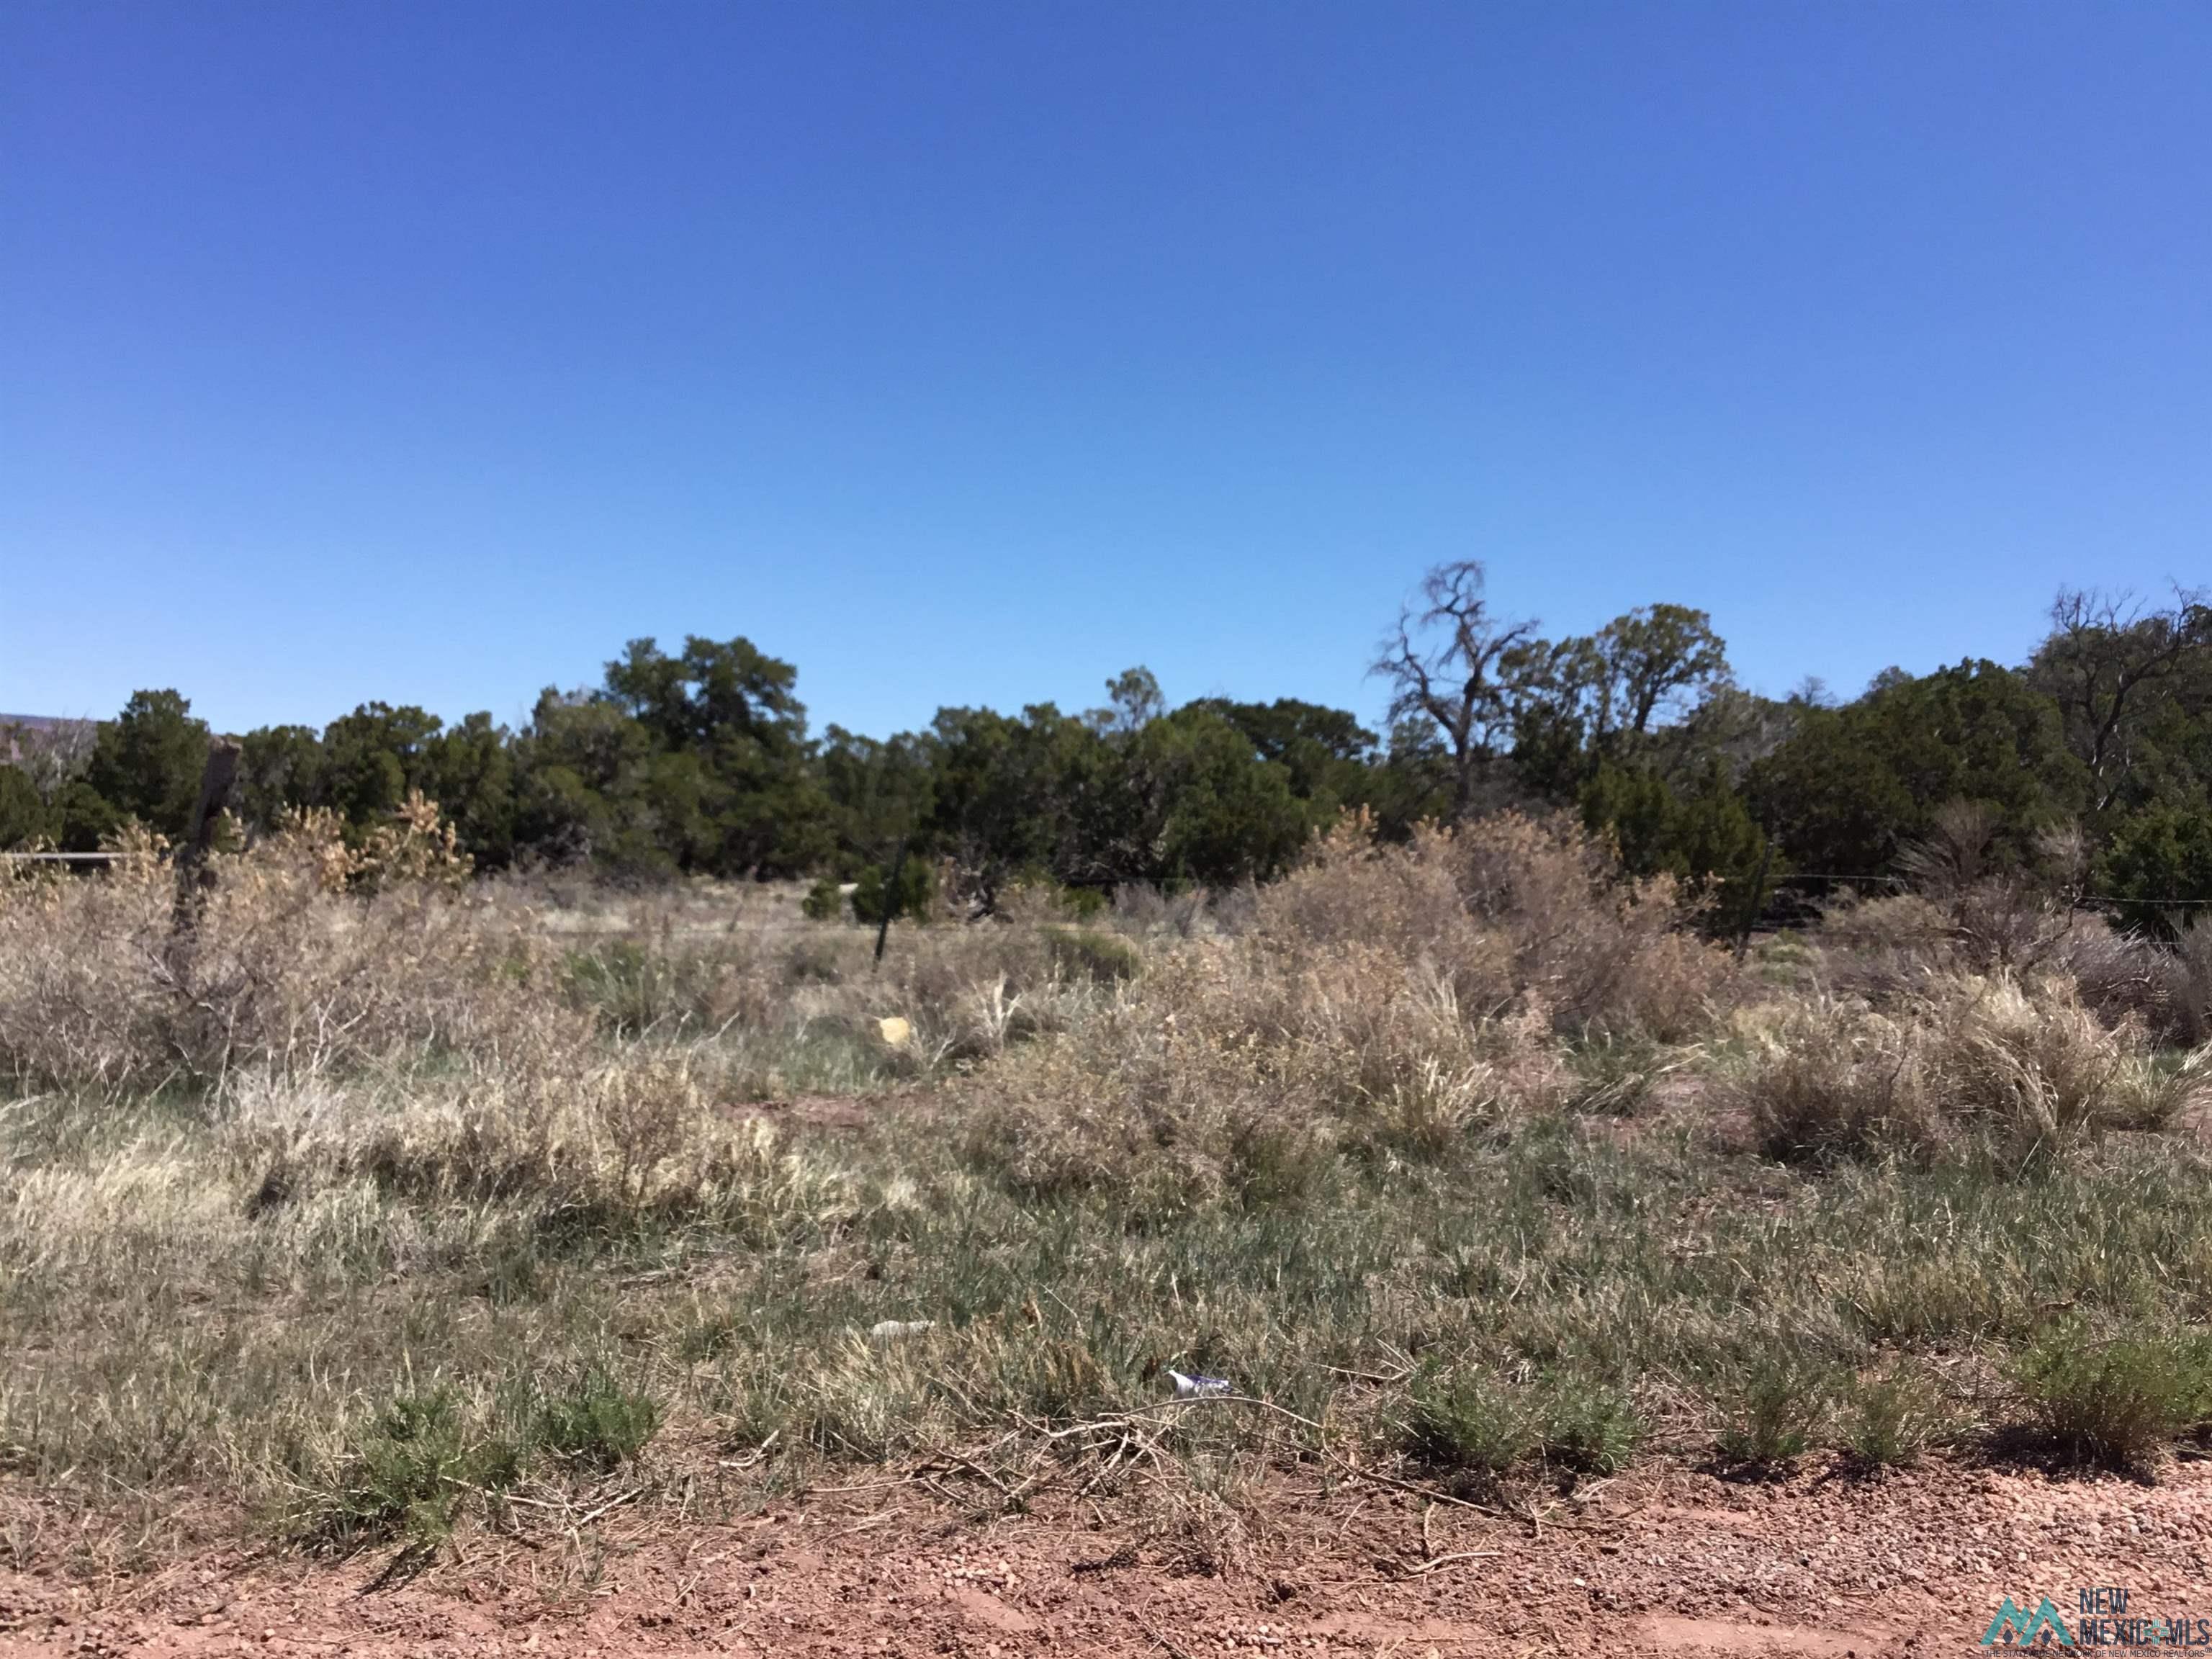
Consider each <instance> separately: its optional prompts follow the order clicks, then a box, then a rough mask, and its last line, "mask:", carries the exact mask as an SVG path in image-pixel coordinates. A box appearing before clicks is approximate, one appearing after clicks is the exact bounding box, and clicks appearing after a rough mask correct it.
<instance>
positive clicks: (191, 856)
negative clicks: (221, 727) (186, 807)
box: [171, 738, 241, 938]
mask: <svg viewBox="0 0 2212 1659" xmlns="http://www.w3.org/2000/svg"><path fill="white" fill-rule="evenodd" d="M240 753H241V750H240V748H239V744H238V739H237V738H216V740H215V741H214V742H213V743H212V744H210V745H209V747H208V757H207V766H206V768H205V769H204V770H203V771H202V772H201V773H200V793H199V799H197V801H196V802H194V803H193V805H192V817H191V823H190V825H189V826H187V828H186V829H185V839H184V843H183V844H182V845H181V846H179V848H177V857H176V865H177V908H176V911H175V915H174V920H173V924H172V929H171V931H172V932H173V933H176V934H177V935H178V936H179V938H182V937H183V936H185V935H186V934H188V933H191V931H192V927H193V925H194V924H195V923H197V921H199V916H200V906H201V904H202V902H204V900H205V898H206V896H207V890H208V886H209V884H210V879H211V878H210V874H209V871H208V867H207V863H208V854H210V853H211V852H213V851H214V850H215V832H216V826H217V825H219V824H220V823H222V811H223V808H224V807H226V806H228V805H229V804H230V792H231V788H232V787H233V786H234V785H235V784H236V783H237V781H238V763H239V757H240Z"/></svg>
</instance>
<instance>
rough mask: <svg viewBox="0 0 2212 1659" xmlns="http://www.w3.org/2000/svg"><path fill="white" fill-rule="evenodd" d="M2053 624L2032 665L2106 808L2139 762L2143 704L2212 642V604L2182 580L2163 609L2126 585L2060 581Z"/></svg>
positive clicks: (2099, 808) (2101, 806) (2099, 803)
mask: <svg viewBox="0 0 2212 1659" xmlns="http://www.w3.org/2000/svg"><path fill="white" fill-rule="evenodd" d="M2208 647H2212V605H2208V604H2207V602H2206V599H2205V595H2204V594H2203V592H2191V591H2189V590H2187V589H2184V588H2179V587H2177V588H2176V589H2175V590H2174V594H2173V604H2172V606H2171V608H2168V609H2164V610H2158V611H2153V610H2149V609H2148V608H2146V607H2145V606H2144V605H2142V603H2141V602H2139V601H2138V600H2136V598H2135V597H2134V596H2133V595H2132V594H2129V593H2100V592H2098V591H2096V590H2095V589H2094V588H2087V589H2083V588H2071V587H2068V588H2061V589H2060V590H2059V592H2058V597H2057V599H2055V600H2054V601H2052V603H2051V637H2050V638H2049V639H2047V640H2045V641H2044V643H2043V647H2042V648H2041V649H2040V650H2039V651H2038V652H2037V653H2036V655H2035V660H2034V662H2033V665H2031V670H2030V671H2031V672H2032V674H2033V677H2034V678H2035V679H2036V681H2037V682H2038V683H2039V684H2040V685H2041V686H2042V687H2043V689H2044V690H2046V691H2048V692H2050V693H2051V696H2054V697H2056V698H2057V701H2058V706H2059V708H2060V709H2061V710H2062V711H2063V714H2064V715H2065V718H2066V738H2067V742H2068V744H2069V746H2070V747H2071V748H2072V749H2073V750H2074V752H2075V755H2077V756H2078V757H2080V758H2081V761H2082V763H2084V764H2085V765H2087V767H2088V769H2089V773H2090V775H2091V776H2092V777H2093V779H2094V780H2095V781H2096V791H2097V799H2096V810H2097V811H2100V812H2101V811H2105V810H2106V808H2108V807H2109V806H2111V805H2112V803H2113V802H2114V801H2115V800H2116V799H2118V796H2119V793H2120V791H2121V789H2122V788H2123V787H2124V786H2125V785H2126V783H2127V781H2128V777H2129V775H2130V772H2132V770H2133V769H2134V766H2135V761H2136V742H2135V739H2136V737H2137V734H2138V733H2139V732H2140V729H2141V725H2142V716H2143V714H2145V712H2146V705H2148V703H2149V702H2151V701H2152V700H2153V699H2154V697H2155V696H2156V695H2157V693H2158V690H2159V689H2160V687H2161V686H2162V685H2163V684H2164V683H2166V682H2167V681H2169V680H2172V679H2173V678H2175V677H2177V676H2178V675H2179V674H2180V672H2181V671H2182V670H2183V668H2184V667H2185V665H2187V663H2188V661H2189V659H2190V657H2191V653H2193V652H2197V651H2202V650H2205V649H2207V648H2208Z"/></svg>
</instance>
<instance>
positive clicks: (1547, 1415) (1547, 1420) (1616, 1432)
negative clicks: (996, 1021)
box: [1538, 1373, 1644, 1474]
mask: <svg viewBox="0 0 2212 1659" xmlns="http://www.w3.org/2000/svg"><path fill="white" fill-rule="evenodd" d="M1538 1413H1539V1414H1538V1425H1539V1426H1538V1438H1539V1449H1541V1452H1542V1453H1543V1455H1544V1457H1545V1459H1546V1460H1547V1462H1555V1463H1559V1464H1561V1465H1563V1466H1564V1467H1565V1468H1570V1469H1572V1470H1574V1471H1575V1472H1576V1473H1577V1474H1615V1473H1617V1472H1619V1471H1620V1469H1622V1468H1626V1467H1627V1464H1628V1460H1629V1457H1630V1456H1631V1455H1632V1454H1633V1453H1634V1451H1635V1449H1636V1447H1637V1444H1638V1442H1640V1441H1641V1440H1642V1439H1643V1437H1644V1425H1643V1422H1642V1420H1641V1419H1639V1418H1638V1416H1637V1413H1636V1409H1635V1407H1633V1406H1632V1405H1631V1404H1630V1403H1629V1401H1628V1400H1627V1398H1626V1396H1625V1395H1622V1394H1621V1393H1620V1391H1619V1390H1618V1389H1613V1388H1610V1387H1608V1386H1607V1385H1606V1384H1605V1383H1599V1382H1595V1381H1592V1380H1590V1379H1588V1378H1585V1377H1578V1376H1573V1375H1571V1374H1564V1373H1563V1374H1559V1375H1555V1376H1547V1377H1546V1378H1545V1379H1544V1380H1543V1383H1541V1386H1540V1388H1539V1389H1538Z"/></svg>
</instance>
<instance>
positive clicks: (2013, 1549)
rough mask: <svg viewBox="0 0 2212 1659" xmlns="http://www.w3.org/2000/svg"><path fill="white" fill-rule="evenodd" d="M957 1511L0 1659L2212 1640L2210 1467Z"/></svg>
mask: <svg viewBox="0 0 2212 1659" xmlns="http://www.w3.org/2000/svg"><path fill="white" fill-rule="evenodd" d="M947 1496H948V1494H947V1492H945V1489H943V1488H939V1489H938V1490H936V1491H933V1490H931V1489H929V1488H928V1487H927V1486H925V1485H923V1484H920V1483H914V1482H898V1483H888V1484H885V1485H884V1486H880V1487H878V1488H874V1489H872V1490H863V1491H859V1492H846V1493H842V1494H835V1495H830V1496H820V1495H817V1496H812V1497H810V1498H808V1499H807V1500H806V1501H805V1504H803V1505H800V1506H796V1507H793V1506H789V1505H785V1506H779V1507H776V1508H775V1509H772V1510H769V1511H766V1512H763V1513H761V1514H757V1515H754V1516H749V1517H747V1518H745V1519H744V1520H742V1521H737V1522H730V1523H727V1524H713V1525H698V1524H692V1523H687V1522H681V1521H679V1520H678V1518H677V1517H676V1516H674V1515H672V1514H671V1511H670V1510H668V1509H667V1508H665V1507H659V1508H656V1509H653V1510H645V1509H642V1508H635V1509H631V1510H618V1511H617V1512H615V1513H614V1514H612V1515H611V1516H606V1517H603V1518H602V1519H601V1520H600V1521H599V1522H597V1523H595V1525H594V1527H593V1528H592V1529H591V1530H590V1531H588V1532H580V1533H578V1534H574V1535H552V1534H548V1535H545V1536H542V1537H535V1538H527V1539H522V1538H517V1539H509V1538H506V1537H504V1536H488V1535H484V1534H478V1535H477V1536H476V1537H475V1538H474V1539H473V1540H471V1541H468V1542H466V1543H465V1544H464V1545H463V1547H461V1548H460V1549H459V1552H458V1553H454V1554H452V1555H448V1556H447V1557H444V1558H441V1559H440V1560H439V1561H437V1562H436V1563H435V1565H432V1566H430V1567H429V1568H428V1569H427V1570H426V1571H422V1572H421V1573H419V1574H417V1575H416V1576H415V1577H412V1578H410V1579H408V1580H406V1581H405V1582H404V1583H398V1584H381V1585H380V1584H379V1583H378V1580H379V1579H380V1575H381V1574H382V1572H383V1570H384V1568H385V1567H386V1560H385V1559H382V1558H378V1559H368V1558H360V1557H357V1558H355V1559H351V1560H349V1561H346V1562H343V1563H340V1564H317V1563H313V1562H309V1561H306V1560H304V1559H300V1558H298V1557H296V1556H288V1555H282V1554H264V1555H261V1556H259V1557H249V1556H246V1555H243V1554H241V1553H235V1552H234V1553H223V1554H211V1555H209V1556H206V1557H204V1558H202V1559H192V1560H185V1561H179V1562H176V1563H173V1564H172V1565H170V1566H168V1567H167V1568H166V1569H164V1570H162V1571H160V1572H157V1573H155V1574H153V1575H151V1576H149V1577H145V1578H143V1579H139V1580H129V1579H125V1580H119V1581H115V1582H112V1583H108V1584H106V1585H104V1586H88V1585H86V1584H82V1583H78V1584H75V1585H71V1584H66V1583H60V1582H58V1581H55V1580H52V1579H48V1578H42V1577H36V1576H28V1577H27V1576H24V1575H21V1574H16V1575H9V1576H6V1577H0V1624H4V1626H5V1631H4V1633H0V1654H5V1655H25V1656H29V1655H61V1654H125V1653H128V1654H154V1655H194V1656H201V1655H207V1656H212V1655H219V1654H244V1653H253V1654H261V1655H315V1656H341V1655H343V1656H358V1659H385V1656H398V1655H402V1654H405V1655H417V1654H420V1655H437V1654H452V1655H474V1654H494V1653H501V1654H506V1653H530V1654H542V1655H548V1656H622V1655H631V1654H637V1655H668V1656H679V1655H694V1654H698V1655H705V1654H744V1655H776V1656H783V1655H831V1654H863V1655H882V1656H888V1659H906V1656H915V1655H925V1654H927V1655H938V1654H959V1655H987V1656H1004V1659H1015V1656H1029V1655H1042V1654H1085V1655H1088V1654H1098V1655H1139V1654H1145V1655H1152V1656H1159V1655H1167V1656H1176V1655H1181V1656H1185V1659H1214V1656H1228V1655H1237V1656H1247V1659H1249V1656H1257V1655H1261V1654H1265V1653H1282V1654H1285V1655H1293V1654H1295V1655H1312V1656H1323V1655H1352V1654H1358V1655H1384V1654H1391V1655H1401V1656H1405V1659H1419V1656H1425V1655H1428V1654H1431V1653H1433V1654H1436V1655H1439V1656H1454V1655H1493V1654H1499V1655H1510V1656H1516V1659H1529V1656H1534V1655H1539V1654H1551V1653H1581V1652H1593V1651H1595V1652H1604V1653H1608V1654H1617V1655H1624V1656H1644V1655H1696V1654H1725V1655H1745V1654H1759V1653H1773V1654H1806V1655H1820V1656H1858V1659H1874V1656H1900V1655H1906V1654H1911V1655H1916V1656H1918V1655H1929V1654H1943V1653H1960V1654H1965V1653H1972V1652H1978V1651H1981V1650H1983V1644H1982V1638H1983V1636H1984V1634H1985V1633H1986V1632H1988V1631H1989V1630H1990V1625H1991V1621H1992V1620H1994V1619H1996V1618H1997V1617H1998V1616H1999V1614H2000V1612H2001V1610H2002V1607H2003V1606H2004V1604H2005V1602H2006V1601H2007V1600H2008V1598H2009V1599H2010V1601H2012V1603H2013V1604H2014V1606H2015V1607H2017V1608H2019V1609H2021V1625H2023V1626H2024V1625H2025V1624H2026V1623H2027V1622H2029V1621H2030V1620H2032V1619H2033V1616H2034V1615H2035V1613H2037V1611H2038V1610H2039V1607H2040V1605H2041V1602H2042V1600H2043V1598H2045V1597H2046V1596H2047V1597H2049V1598H2050V1600H2051V1611H2052V1612H2053V1613H2056V1614H2057V1616H2058V1618H2059V1619H2060V1620H2062V1621H2063V1623H2064V1625H2065V1626H2067V1631H2068V1634H2069V1637H2075V1636H2076V1635H2077V1634H2078V1637H2079V1638H2081V1639H2080V1640H2079V1641H2078V1642H2077V1645H2081V1646H2087V1645H2090V1644H2091V1642H2092V1641H2093V1640H2094V1639H2096V1638H2102V1642H2101V1643H2100V1644H2110V1643H2111V1641H2112V1638H2113V1637H2115V1636H2118V1637H2121V1638H2126V1637H2130V1636H2141V1635H2142V1634H2144V1633H2145V1629H2146V1627H2145V1626H2144V1625H2142V1624H2140V1623H2138V1624H2136V1625H2135V1626H2127V1625H2125V1624H2124V1623H2118V1624H2115V1623H2107V1624H2105V1625H2103V1626H2098V1627H2096V1628H2093V1629H2084V1628H2082V1627H2081V1626H2082V1621H2083V1619H2084V1614H2083V1613H2082V1611H2081V1608H2082V1607H2083V1605H2084V1603H2083V1599H2082V1598H2083V1595H2084V1593H2085V1592H2087V1591H2092V1590H2096V1589H2104V1590H2105V1591H2106V1592H2107V1593H2106V1595H2105V1597H2104V1599H2103V1601H2102V1602H2101V1603H2095V1602H2093V1603H2092V1605H2093V1606H2099V1607H2101V1609H2102V1610H2103V1611H2104V1613H2105V1614H2106V1616H2107V1617H2108V1618H2111V1619H2116V1620H2138V1621H2142V1620H2148V1628H2149V1629H2150V1630H2151V1631H2153V1632H2155V1634H2157V1635H2158V1636H2159V1637H2160V1638H2162V1639H2161V1640H2160V1645H2161V1646H2168V1645H2172V1642H2171V1639H2170V1638H2172V1637H2174V1636H2176V1635H2179V1636H2181V1637H2183V1638H2192V1637H2193V1638H2195V1640H2194V1641H2193V1642H2192V1644H2195V1645H2203V1646H2206V1647H2208V1648H2212V1577H2208V1571H2207V1556H2208V1552H2212V1463H2204V1462H2187V1463H2183V1464H2180V1465H2178V1466H2176V1467H2174V1468H2171V1469H2169V1470H2168V1471H2167V1473H2166V1475H2165V1477H2164V1478H2163V1479H2162V1480H2161V1481H2160V1484H2159V1485H2157V1486H2146V1485H2142V1484H2138V1483H2135V1482H2131V1481H2129V1480H2124V1479H2121V1478H2118V1477H2113V1476H2100V1477H2094V1478H2074V1479H2063V1480H2058V1479H2051V1478H2048V1477H2045V1475H2043V1474H2038V1473H2034V1472H2023V1471H2018V1470H2012V1469H1999V1470H1992V1469H1984V1468H1962V1467H1956V1466H1934V1467H1930V1468H1925V1469H1923V1470H1919V1471H1917V1472H1911V1473H1905V1474H1889V1475H1887V1476H1885V1477H1882V1478H1880V1479H1877V1480H1854V1479H1850V1478H1845V1477H1842V1476H1839V1475H1838V1474H1834V1473H1833V1472H1828V1473H1825V1474H1824V1473H1809V1472H1808V1473H1807V1474H1801V1475H1800V1476H1798V1477H1797V1478H1796V1479H1795V1480H1791V1481H1790V1482H1788V1483H1786V1484H1779V1485H1775V1484H1762V1485H1739V1484H1733V1483H1729V1482H1725V1481H1722V1480H1715V1479H1713V1478H1711V1477H1709V1476H1706V1475H1703V1474H1693V1473H1688V1472H1683V1471H1660V1472H1654V1473H1650V1474H1640V1475H1637V1476H1632V1477H1629V1478H1626V1479H1623V1480H1618V1481H1615V1482H1613V1483H1610V1484H1609V1485H1607V1486H1606V1487H1604V1488H1603V1489H1602V1490H1601V1492H1598V1493H1597V1494H1596V1496H1595V1498H1593V1499H1592V1500H1591V1501H1590V1502H1589V1503H1588V1504H1586V1505H1584V1506H1583V1507H1582V1508H1580V1509H1579V1510H1577V1509H1572V1508H1569V1507H1565V1506H1559V1507H1556V1508H1554V1509H1553V1510H1551V1512H1550V1514H1549V1516H1548V1518H1547V1519H1545V1520H1541V1521H1539V1522H1535V1523H1533V1524H1532V1523H1531V1522H1529V1521H1528V1520H1526V1519H1508V1518H1502V1517H1498V1516H1489V1515H1485V1514H1480V1513H1477V1512H1474V1511H1472V1510H1466V1509H1461V1508H1455V1507H1452V1506H1449V1505H1446V1504H1431V1503H1430V1502H1428V1501H1426V1500H1425V1499H1424V1498H1420V1497H1419V1496H1416V1495H1413V1494H1409V1493H1407V1492H1397V1491H1391V1490H1388V1489H1384V1488H1380V1487H1376V1486H1364V1487H1361V1486H1356V1485H1355V1486H1345V1487H1340V1488H1338V1489H1336V1490H1334V1491H1331V1492H1322V1491H1321V1490H1319V1489H1317V1488H1315V1487H1311V1486H1308V1487H1301V1486H1300V1485H1299V1484H1298V1482H1297V1480H1295V1479H1288V1480H1284V1481H1282V1482H1280V1483H1279V1486H1278V1487H1277V1488H1276V1489H1274V1490H1273V1491H1272V1492H1270V1493H1269V1494H1268V1497H1267V1501H1266V1502H1264V1503H1261V1504H1248V1505H1246V1506H1244V1507H1243V1510H1241V1512H1240V1514H1239V1516H1237V1517H1236V1518H1233V1519H1232V1518H1228V1517H1227V1516H1226V1512H1221V1511H1215V1512H1212V1513H1211V1514H1207V1513H1190V1514H1186V1515H1185V1516H1183V1518H1182V1521H1180V1522H1176V1521H1175V1520H1174V1519H1173V1518H1172V1517H1170V1520H1169V1521H1168V1522H1165V1523H1164V1522H1163V1521H1162V1518H1161V1516H1159V1515H1158V1514H1157V1513H1155V1514H1153V1515H1152V1516H1150V1517H1149V1518H1148V1519H1146V1522H1145V1523H1144V1524H1143V1525H1142V1526H1139V1525H1137V1524H1135V1522H1134V1521H1133V1517H1131V1516H1123V1515H1117V1514H1116V1512H1115V1511H1114V1510H1112V1509H1110V1508H1109V1509H1097V1508H1094V1507H1093V1506H1092V1505H1091V1504H1087V1503H1060V1504H1056V1505H1051V1506H1048V1507H1046V1508H1044V1509H1042V1510H1038V1511H1036V1512H1032V1513H1029V1514H1023V1515H1014V1516H998V1517H995V1518H991V1519H987V1520H979V1519H977V1518H975V1516H972V1515H970V1514H968V1513H963V1510H961V1508H960V1507H959V1504H957V1502H947V1501H946V1498H947ZM2167 1620H2183V1621H2185V1622H2184V1623H2183V1624H2180V1625H2177V1626H2168V1625H2167V1624H2166V1621H2167ZM2197 1620H2205V1621H2208V1622H2207V1623H2206V1624H2204V1625H2203V1626H2199V1625H2197V1623H2196V1622H2195V1621H2197ZM2019 1628H2020V1626H2015V1632H2014V1633H2016V1632H2017V1631H2018V1629H2019ZM2007 1635H2008V1632H2004V1631H2002V1630H2000V1632H1999V1637H1998V1644H2000V1645H2002V1644H2005V1641H2006V1638H2007ZM2050 1639H2052V1640H2054V1641H2055V1638H2050Z"/></svg>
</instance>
